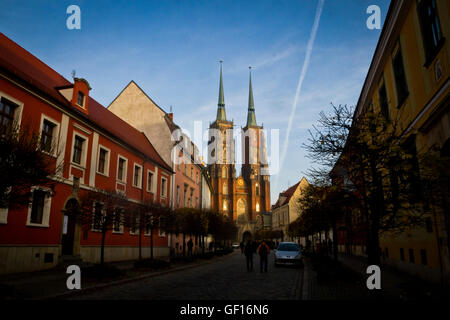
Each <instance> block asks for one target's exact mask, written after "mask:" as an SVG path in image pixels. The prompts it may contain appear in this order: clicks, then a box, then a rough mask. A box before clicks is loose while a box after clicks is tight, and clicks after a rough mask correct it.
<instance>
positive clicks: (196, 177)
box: [195, 172, 199, 183]
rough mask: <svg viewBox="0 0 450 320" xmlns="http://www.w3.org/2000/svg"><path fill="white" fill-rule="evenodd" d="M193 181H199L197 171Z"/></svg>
mask: <svg viewBox="0 0 450 320" xmlns="http://www.w3.org/2000/svg"><path fill="white" fill-rule="evenodd" d="M195 182H197V183H199V180H198V172H197V173H196V174H195Z"/></svg>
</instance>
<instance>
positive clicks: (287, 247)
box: [277, 243, 300, 251]
mask: <svg viewBox="0 0 450 320" xmlns="http://www.w3.org/2000/svg"><path fill="white" fill-rule="evenodd" d="M277 250H278V251H300V248H299V247H298V245H296V244H294V243H282V244H280V245H279V246H278V249H277Z"/></svg>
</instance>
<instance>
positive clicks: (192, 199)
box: [189, 188, 194, 208]
mask: <svg viewBox="0 0 450 320" xmlns="http://www.w3.org/2000/svg"><path fill="white" fill-rule="evenodd" d="M193 201H194V189H192V188H191V196H190V197H189V207H191V208H192V207H193Z"/></svg>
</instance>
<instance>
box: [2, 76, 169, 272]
mask: <svg viewBox="0 0 450 320" xmlns="http://www.w3.org/2000/svg"><path fill="white" fill-rule="evenodd" d="M0 88H1V89H0V95H1V96H3V97H5V98H7V99H10V100H12V101H13V102H16V103H18V104H19V105H20V106H21V114H20V117H21V126H22V127H24V126H27V125H30V126H31V127H32V128H33V129H35V130H37V131H38V132H39V130H40V126H41V123H42V121H43V119H44V116H45V117H46V118H47V119H51V120H52V121H54V122H55V124H57V127H56V129H55V131H54V134H55V135H56V137H57V138H56V142H57V145H58V149H59V150H58V152H57V154H56V155H55V167H54V168H55V169H56V162H57V161H58V163H60V162H63V163H64V168H63V170H62V172H61V173H57V172H55V175H58V176H59V180H58V182H57V183H56V186H55V192H54V193H53V195H52V197H50V198H49V199H50V200H49V215H48V223H47V224H44V225H39V226H36V225H30V224H28V223H27V219H28V217H29V211H30V210H29V208H27V207H24V208H20V209H10V210H3V211H2V214H3V215H2V220H1V222H0V261H1V262H0V273H11V272H22V271H34V270H40V269H45V268H50V267H53V266H55V265H56V264H57V263H58V262H59V258H60V257H61V254H62V252H61V239H62V229H63V213H62V209H63V208H64V206H65V204H66V202H67V200H68V199H70V198H75V199H78V198H79V197H80V196H81V195H82V194H83V193H84V192H86V191H87V190H91V189H92V188H99V189H103V190H111V189H113V190H121V191H123V192H125V194H126V196H127V197H128V198H129V199H130V201H132V202H133V201H134V202H139V201H140V200H141V199H142V200H147V199H148V200H151V201H156V202H160V203H162V204H165V205H169V203H170V188H171V185H170V172H169V171H167V170H166V169H163V168H161V167H159V166H158V165H156V164H155V163H154V162H151V161H148V160H147V161H146V162H144V158H143V157H142V156H141V155H140V154H138V153H137V152H136V151H135V150H134V149H132V148H130V147H129V146H127V145H126V144H125V143H123V142H120V141H118V140H117V139H116V138H114V137H112V136H109V135H107V134H105V133H104V132H103V131H101V130H99V129H98V128H97V127H96V126H95V125H93V124H91V123H88V122H86V121H84V120H82V119H81V118H80V117H77V116H76V115H75V114H74V113H73V111H72V110H69V109H67V107H63V106H58V105H52V104H50V103H48V102H47V101H45V100H44V99H43V98H42V97H41V96H39V94H38V93H37V92H33V91H32V92H33V93H34V94H31V93H30V92H28V91H26V90H25V88H23V87H20V86H19V85H16V84H13V83H11V82H10V81H8V80H5V78H3V77H1V75H0ZM32 89H33V88H30V90H32ZM74 134H80V135H82V136H83V137H84V138H85V139H86V141H85V145H86V147H85V149H84V151H83V155H84V157H82V158H85V161H83V162H82V165H78V164H75V163H73V162H72V161H71V159H72V158H71V157H72V149H73V145H72V142H73V137H74ZM99 145H102V146H104V147H106V148H108V149H109V151H110V152H109V171H108V172H107V173H106V174H101V173H98V172H96V171H97V165H98V150H99V149H98V148H99ZM119 154H120V155H121V156H124V157H126V158H127V159H128V162H127V170H126V171H127V174H126V177H127V178H126V183H118V181H117V179H116V177H117V157H118V155H119ZM135 163H136V164H139V165H141V166H142V170H143V174H144V175H143V184H142V187H136V186H133V169H134V164H135ZM147 170H152V171H153V172H154V173H155V189H154V191H153V192H147V190H146V186H147V175H146V173H147ZM163 176H165V177H166V178H167V184H166V188H167V191H166V197H165V198H163V197H161V178H162V177H163ZM73 177H79V178H80V189H79V192H78V193H77V192H75V191H74V189H73V180H74V179H73ZM75 230H76V234H75V236H74V254H75V255H80V257H81V258H82V259H84V260H86V261H91V262H96V261H97V258H92V257H97V256H98V254H99V252H100V233H98V232H94V231H88V232H87V233H86V234H85V235H83V236H82V235H81V228H80V226H79V225H77V226H76V229H75ZM144 238H145V236H144ZM147 238H148V237H147ZM147 238H146V239H147ZM154 240H155V242H154V244H155V246H156V247H157V248H160V249H157V250H156V251H157V254H159V253H161V254H163V253H165V252H166V251H167V250H166V249H164V248H167V247H168V239H167V236H165V235H164V236H162V237H159V235H158V234H157V235H156V236H155V239H154ZM147 242H148V243H147ZM106 245H107V246H111V247H112V248H115V249H114V250H113V251H114V254H112V255H111V256H110V260H111V261H112V260H124V259H128V258H130V257H134V258H137V255H136V254H135V252H136V247H137V246H138V236H136V235H131V234H130V232H129V230H127V228H125V230H124V232H123V233H122V234H113V233H112V232H108V233H107V236H106ZM148 246H149V241H145V240H144V243H143V251H146V250H147V251H148V250H149V249H148ZM86 248H90V249H89V250H88V249H86ZM127 248H134V249H133V250H131V251H130V250H128V249H127ZM95 250H97V251H98V253H95V254H94V253H93V252H94V251H95ZM108 250H109V249H108ZM87 252H89V254H87ZM108 252H109V251H108ZM108 259H109V258H108ZM46 261H47V262H46Z"/></svg>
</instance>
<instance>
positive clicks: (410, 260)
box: [409, 249, 414, 263]
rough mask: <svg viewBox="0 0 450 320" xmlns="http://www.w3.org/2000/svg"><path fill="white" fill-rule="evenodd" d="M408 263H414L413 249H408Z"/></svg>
mask: <svg viewBox="0 0 450 320" xmlns="http://www.w3.org/2000/svg"><path fill="white" fill-rule="evenodd" d="M409 262H411V263H414V249H409Z"/></svg>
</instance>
